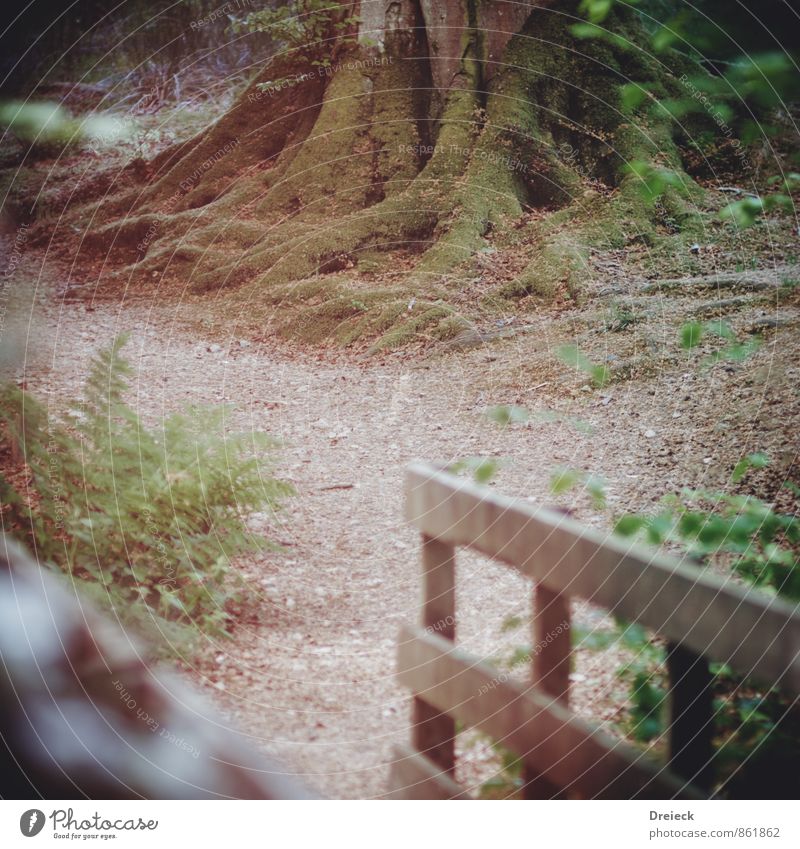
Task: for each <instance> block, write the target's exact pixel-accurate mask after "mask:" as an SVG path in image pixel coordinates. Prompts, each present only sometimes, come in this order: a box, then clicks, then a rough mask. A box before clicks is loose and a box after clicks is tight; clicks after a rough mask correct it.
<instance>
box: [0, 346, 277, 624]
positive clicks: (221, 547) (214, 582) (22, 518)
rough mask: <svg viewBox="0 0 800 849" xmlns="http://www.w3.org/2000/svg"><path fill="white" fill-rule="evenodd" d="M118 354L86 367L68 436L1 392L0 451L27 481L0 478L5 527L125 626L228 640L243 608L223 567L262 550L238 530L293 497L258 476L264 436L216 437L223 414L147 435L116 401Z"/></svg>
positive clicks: (21, 399) (18, 396) (13, 394)
mask: <svg viewBox="0 0 800 849" xmlns="http://www.w3.org/2000/svg"><path fill="white" fill-rule="evenodd" d="M124 343H125V337H124V336H121V337H119V338H118V339H117V340H116V341H115V342H114V344H113V345H112V346H111V347H110V348H109V349H108V350H106V351H104V352H102V353H101V354H99V355H98V356H97V357H96V358H95V359H94V361H93V364H92V368H91V371H90V374H89V377H88V379H87V382H86V387H85V390H84V397H83V399H82V401H80V402H79V403H77V404H76V405H75V406H74V408H73V409H72V410H71V411H70V412H69V414H68V416H67V418H66V420H65V421H64V422H63V423H58V422H54V421H52V420H51V418H50V415H49V413H48V410H47V409H46V408H45V407H44V406H43V405H42V404H40V403H39V402H37V401H36V400H35V399H34V398H32V397H31V396H30V395H29V394H27V393H26V392H23V391H21V390H19V389H17V388H16V387H15V386H7V387H5V389H4V390H3V393H2V394H3V397H2V401H3V403H2V413H1V414H0V415H1V416H2V418H0V421H2V422H4V424H5V439H6V441H7V442H11V443H12V444H13V445H15V446H16V450H17V451H19V452H20V453H21V455H22V457H23V459H24V462H25V464H26V470H27V475H26V477H25V479H24V481H23V483H22V484H19V483H18V484H17V485H16V486H12V485H11V484H10V483H9V481H8V480H7V479H4V478H3V477H2V476H0V489H2V492H0V495H2V501H3V503H4V504H5V505H7V508H6V511H5V512H4V513H3V515H2V519H3V527H4V529H6V530H10V531H11V532H12V533H13V534H14V535H15V536H17V537H19V538H21V541H23V542H25V543H26V544H27V545H28V546H30V547H31V549H32V550H34V551H36V552H37V555H38V557H39V559H40V560H41V561H42V562H50V563H53V564H56V565H57V566H58V567H59V568H60V569H62V570H63V571H64V572H66V573H68V574H69V575H71V576H73V577H74V578H76V579H78V580H80V581H83V582H85V583H86V585H87V586H88V587H91V586H94V588H95V592H94V593H92V594H93V595H94V596H95V597H96V596H98V595H99V596H100V597H101V598H103V601H104V602H105V606H106V607H107V606H109V605H110V606H111V607H113V608H114V610H115V611H116V612H117V615H120V616H122V617H123V618H126V619H127V618H129V617H130V616H131V615H132V616H133V618H134V619H138V620H139V621H141V622H142V623H146V622H148V620H150V619H151V617H160V618H162V619H166V620H171V621H173V622H178V623H181V624H183V625H185V626H187V633H190V632H191V629H198V630H200V631H202V632H203V633H225V631H226V628H227V626H228V623H229V621H230V619H231V615H230V605H231V603H234V602H236V601H238V600H239V599H240V596H239V593H238V590H237V588H236V584H237V576H236V574H235V573H234V572H233V571H232V570H231V568H230V561H231V558H233V557H235V556H236V555H238V554H241V553H243V552H245V551H248V550H254V549H255V550H257V549H258V548H259V547H260V546H263V545H269V544H268V543H267V541H266V540H262V539H259V538H257V537H255V536H253V535H252V534H249V533H248V532H247V530H246V528H245V526H244V521H243V520H244V518H245V517H246V516H247V515H248V514H249V513H251V512H253V511H257V510H264V509H267V510H273V509H275V508H276V507H277V506H278V504H279V502H280V499H281V498H282V497H284V496H286V495H289V494H290V493H291V492H292V489H291V487H290V486H289V485H287V484H285V483H282V482H280V481H278V480H276V479H275V478H273V477H271V476H269V475H268V474H266V473H265V469H264V464H263V462H262V461H261V460H260V459H259V456H260V455H261V454H263V451H264V449H267V448H270V447H272V446H273V442H272V441H271V440H270V439H269V438H268V437H267V436H266V435H264V434H246V435H236V436H231V435H228V434H226V433H225V431H224V417H225V408H216V409H201V408H197V409H194V410H192V411H190V412H189V413H186V414H181V413H174V414H172V415H169V416H167V417H166V418H165V419H164V420H163V421H162V422H161V423H160V425H159V427H158V429H157V430H149V429H147V428H146V427H145V426H144V425H143V423H142V422H141V420H140V419H139V417H138V415H137V414H136V413H135V412H134V410H132V409H131V408H130V407H129V406H128V405H127V404H126V403H125V401H124V400H123V398H124V394H125V392H126V390H127V388H128V378H129V376H130V374H131V369H130V367H129V366H128V364H127V363H126V362H125V361H124V360H123V359H122V358H121V356H120V350H121V348H122V346H123V344H124ZM12 456H13V455H12ZM15 480H17V478H15ZM98 590H99V592H98Z"/></svg>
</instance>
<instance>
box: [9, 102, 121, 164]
mask: <svg viewBox="0 0 800 849" xmlns="http://www.w3.org/2000/svg"><path fill="white" fill-rule="evenodd" d="M0 130H2V131H4V132H8V133H10V134H11V135H12V136H14V137H15V138H16V139H17V140H18V141H20V142H21V143H22V145H23V147H25V148H26V149H27V150H29V151H30V152H31V153H34V154H35V153H44V154H48V153H53V154H55V155H58V154H60V153H61V152H62V151H63V150H64V149H65V148H67V147H70V146H72V145H79V144H83V143H86V142H92V143H96V142H98V141H100V140H103V139H114V141H115V142H118V141H120V140H123V139H125V138H126V137H127V136H126V133H127V132H128V130H129V127H126V126H125V125H123V124H121V123H120V122H118V121H116V120H115V119H113V118H111V117H110V116H104V115H88V116H86V117H84V118H74V117H73V116H72V115H70V113H69V112H68V111H67V110H66V109H64V107H63V106H61V105H60V104H58V103H51V102H30V103H22V102H19V101H10V102H6V103H0Z"/></svg>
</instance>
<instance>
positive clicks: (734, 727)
mask: <svg viewBox="0 0 800 849" xmlns="http://www.w3.org/2000/svg"><path fill="white" fill-rule="evenodd" d="M687 335H691V336H692V338H693V334H687ZM768 464H769V458H768V457H767V456H766V455H765V454H763V453H760V452H759V453H753V454H748V455H746V456H744V457H742V458H741V460H739V462H738V463H737V464H736V466H735V467H734V469H733V472H732V474H731V483H732V484H738V483H739V482H741V481H742V479H743V478H744V477H745V475H747V473H748V472H749V471H750V470H752V469H756V470H758V469H763V468H765V467H766V466H767V465H768ZM615 530H616V532H617V533H618V534H621V535H622V536H626V537H639V538H641V539H643V540H645V541H647V542H649V543H651V544H655V545H667V544H669V545H671V546H673V547H674V546H677V547H679V548H681V549H682V550H683V551H685V552H686V553H687V554H688V555H690V556H691V557H692V558H694V559H695V561H697V562H699V563H701V564H709V563H711V562H722V563H725V564H726V565H727V566H728V567H729V568H730V569H731V570H732V571H733V572H735V573H736V574H738V575H739V576H740V577H741V578H743V579H744V580H745V581H747V582H748V583H749V584H753V585H755V586H757V587H759V589H760V590H762V591H763V592H767V593H769V594H771V595H779V596H783V597H785V598H787V599H789V600H791V601H793V602H796V601H798V600H800V518H798V517H797V516H796V515H795V514H789V513H781V512H779V511H777V510H776V509H775V507H774V505H772V504H768V503H766V502H765V501H762V500H761V499H759V498H755V497H754V496H751V495H740V494H735V493H734V494H731V493H727V492H717V491H708V490H683V491H682V492H681V493H680V494H671V495H668V496H666V497H665V498H663V499H662V501H661V505H660V509H659V510H657V511H656V512H654V513H652V514H627V515H624V516H622V517H621V518H620V519H619V520H618V521H617V524H616V528H615ZM636 658H637V659H636V666H637V671H636V677H635V679H634V682H633V687H632V689H631V701H632V705H633V708H632V719H633V720H634V721H635V722H639V723H640V725H641V722H642V717H644V716H647V717H648V722H647V724H646V725H645V726H641V727H643V728H644V729H645V730H646V732H647V734H646V736H644V737H642V738H641V739H652V738H653V737H656V736H658V735H659V734H660V733H662V732H663V730H664V726H663V722H664V719H663V716H662V711H661V710H660V708H659V707H658V705H660V704H662V702H663V700H662V701H658V699H657V698H656V695H657V691H658V690H660V689H663V687H662V686H661V684H660V682H661V681H662V680H663V676H664V662H665V657H664V650H663V648H660V647H659V646H658V645H657V644H653V643H651V642H650V640H649V639H648V638H647V636H646V635H644V634H643V635H642V641H641V646H640V648H639V649H638V650H637V655H636ZM712 672H714V674H715V679H714V691H715V696H716V699H715V711H716V713H715V729H716V741H715V745H716V753H715V761H714V764H715V771H716V780H717V784H718V786H720V787H721V788H722V789H723V792H724V793H727V794H730V795H733V796H736V797H745V798H746V797H748V796H756V797H758V798H763V797H764V796H763V795H762V794H766V795H767V796H769V795H775V794H778V795H777V798H784V796H782V795H780V794H781V793H785V792H786V790H783V791H781V789H780V786H781V782H780V776H781V775H785V772H784V769H785V768H786V767H787V766H788V765H789V764H790V763H796V762H797V758H798V757H800V710H798V705H797V702H796V701H795V700H794V699H792V698H790V697H789V696H787V695H786V694H784V693H781V692H780V691H779V690H778V689H776V688H773V687H769V686H766V687H765V686H763V685H762V684H759V683H758V682H753V681H749V680H747V679H743V678H742V677H740V676H736V675H734V674H733V673H732V672H731V671H730V670H729V669H728V668H727V667H725V666H724V665H720V664H712ZM656 720H658V721H656ZM757 776H758V777H757Z"/></svg>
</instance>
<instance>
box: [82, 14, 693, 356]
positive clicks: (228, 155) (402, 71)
mask: <svg viewBox="0 0 800 849" xmlns="http://www.w3.org/2000/svg"><path fill="white" fill-rule="evenodd" d="M576 7H577V3H576V2H564V0H555V2H549V3H538V4H536V3H520V2H503V1H502V0H501V1H500V2H492V3H486V2H479V0H391V2H388V0H379V1H378V2H363V3H362V4H361V8H360V23H359V27H358V33H357V43H353V44H350V45H348V46H346V47H344V48H343V47H342V44H341V43H339V44H338V45H337V46H336V48H335V49H334V50H333V53H332V55H333V57H334V58H333V60H332V67H329V68H324V67H318V66H308V65H301V64H299V63H298V61H297V58H296V57H293V56H292V55H291V53H287V54H285V55H282V56H279V57H276V58H275V59H274V60H273V61H272V62H271V63H270V65H269V66H268V67H267V68H265V69H264V70H263V71H262V72H261V73H260V74H259V75H258V77H257V78H256V79H255V80H253V82H252V83H251V85H250V86H249V88H248V89H247V90H246V91H245V93H244V94H243V95H242V97H241V98H240V100H239V101H238V103H237V104H236V105H235V106H234V107H233V108H232V109H231V110H230V111H229V112H228V113H227V114H225V115H223V116H222V117H221V118H220V119H219V121H217V122H216V123H215V124H214V125H213V126H211V127H210V128H208V129H207V130H206V131H205V132H203V133H201V134H200V135H199V136H197V137H196V138H194V139H192V140H190V141H188V142H186V143H183V144H180V145H177V146H175V147H174V148H173V149H170V150H168V151H166V152H165V153H163V154H162V155H160V156H158V157H157V158H156V159H155V160H154V161H153V162H152V163H150V166H149V181H148V183H147V185H146V187H145V188H144V190H142V191H140V190H136V191H130V190H129V191H126V192H120V193H119V194H117V195H110V196H108V197H106V198H105V199H103V200H102V201H99V202H95V203H94V204H93V205H91V206H89V207H84V208H83V209H82V210H81V224H82V227H83V228H84V229H85V232H86V235H85V237H84V238H83V245H82V249H83V251H84V252H89V253H91V254H92V255H93V256H96V255H97V253H98V252H100V253H101V254H103V255H106V256H109V257H110V258H111V259H112V260H113V261H114V262H115V263H120V262H121V263H122V264H124V265H125V267H124V268H122V269H121V270H119V271H117V272H116V274H115V275H110V276H109V279H115V278H116V279H122V280H124V281H125V282H126V285H130V284H131V283H133V285H144V284H145V281H151V282H152V281H153V280H154V279H155V280H158V282H159V285H164V284H165V283H166V284H174V285H176V286H181V287H183V286H187V285H188V287H189V288H191V289H192V290H193V291H196V292H207V291H211V290H217V289H220V288H223V287H224V288H226V289H227V288H237V287H238V288H241V287H245V286H247V287H255V289H253V290H252V291H251V288H248V289H247V292H248V297H251V298H252V297H253V292H256V293H257V294H256V297H257V298H259V299H260V300H261V301H262V302H265V303H269V304H279V303H281V304H284V305H291V306H292V308H293V309H292V310H289V311H288V312H287V314H286V315H287V317H286V319H285V321H284V322H283V324H282V325H280V326H281V329H282V330H283V331H284V332H286V333H288V334H290V335H299V336H302V337H305V338H309V339H322V338H327V337H328V336H335V337H336V338H338V339H339V341H340V342H344V343H347V342H351V341H354V340H355V339H358V338H361V337H364V336H367V337H372V338H374V339H377V340H378V343H377V344H378V345H379V346H391V345H395V344H401V343H402V342H403V341H404V340H405V339H407V338H408V337H409V336H410V335H413V334H415V333H418V332H420V331H421V330H422V329H426V332H427V333H429V334H433V335H434V336H436V337H439V338H446V337H447V336H448V335H452V334H454V333H457V332H458V331H459V330H460V329H461V328H463V326H464V325H465V318H464V317H463V316H461V315H459V313H458V311H457V310H456V309H455V308H454V307H453V305H452V304H453V302H454V300H455V299H454V295H455V294H457V293H458V292H459V291H460V290H462V289H463V288H464V286H465V285H469V283H470V281H474V280H475V279H476V277H483V275H484V274H485V272H486V269H487V264H489V265H491V258H492V256H493V255H494V254H495V253H496V252H500V253H503V252H505V254H506V255H507V257H508V261H507V262H504V263H503V264H502V268H500V269H499V270H498V269H496V268H494V269H492V274H491V278H492V279H491V283H492V284H493V286H492V288H491V293H490V295H489V297H490V299H492V300H493V302H495V303H496V302H497V300H498V299H500V301H501V302H503V303H505V302H506V301H508V300H511V301H513V300H515V299H518V298H522V297H529V296H535V297H538V298H548V297H553V296H555V295H558V294H563V293H565V292H566V293H568V294H569V295H571V296H573V297H578V296H579V294H580V291H581V284H582V281H583V279H584V278H585V276H586V274H587V260H588V256H589V250H590V248H592V247H600V248H615V247H624V246H625V245H627V244H629V243H630V242H631V241H634V240H643V241H645V242H647V243H653V242H654V241H656V240H658V239H662V238H674V237H675V236H674V234H675V233H676V232H677V231H680V230H681V229H683V230H684V233H686V231H691V230H692V229H694V228H696V226H697V222H698V217H697V216H696V215H695V214H694V213H693V212H692V209H691V206H690V204H689V202H687V200H686V198H685V197H683V196H682V195H681V194H680V193H679V192H677V191H675V190H674V189H668V190H667V191H666V193H665V194H664V195H663V197H662V198H661V202H660V203H659V204H657V205H656V206H655V207H652V206H651V205H650V204H648V203H645V202H644V200H643V199H642V197H641V193H640V191H639V187H638V185H637V184H639V183H641V178H640V177H637V176H635V175H634V174H631V173H630V172H629V171H628V170H627V166H628V164H629V163H630V162H631V161H633V160H640V161H641V160H644V161H648V162H654V163H657V164H658V165H660V166H663V167H669V168H670V169H673V170H674V171H675V172H676V173H677V174H679V175H681V177H683V179H684V180H685V184H686V187H687V191H688V193H689V196H690V197H691V195H692V192H696V191H697V190H696V187H695V186H694V184H692V182H691V180H690V179H689V178H688V177H686V176H685V174H684V172H683V169H682V163H681V159H680V155H679V152H678V148H677V147H676V145H675V143H674V141H673V138H672V132H673V124H672V123H671V122H669V121H668V120H667V119H666V118H664V119H663V120H661V121H659V120H658V119H655V118H653V117H652V114H651V112H648V113H644V112H642V113H640V114H639V115H637V116H635V117H632V116H631V115H629V114H626V112H625V111H624V110H623V108H622V106H621V103H620V88H621V86H622V85H623V84H624V83H626V82H629V81H630V80H631V79H633V80H635V81H636V82H637V83H640V84H642V85H644V86H647V88H648V90H649V91H650V92H651V93H652V96H653V97H654V98H656V99H660V98H664V97H666V96H668V95H669V94H671V93H674V92H675V91H676V90H677V88H678V83H677V80H676V78H675V76H674V69H676V68H677V67H678V65H677V64H676V63H677V61H678V60H677V59H675V58H673V59H672V60H670V61H671V62H672V68H673V70H670V68H669V67H668V66H667V65H666V64H665V63H664V60H663V58H658V59H656V58H654V57H652V56H650V55H649V54H648V53H647V52H646V50H644V49H642V45H645V44H646V39H645V38H644V37H643V34H642V31H641V26H640V24H639V21H638V18H637V17H636V14H635V12H633V11H630V10H626V11H622V12H617V13H615V15H614V16H612V17H613V20H609V22H607V26H608V28H609V29H612V30H613V31H614V33H615V36H616V38H615V39H614V40H613V41H606V40H600V39H589V40H580V39H577V38H576V37H574V36H573V35H572V33H571V27H572V26H573V25H574V24H575V23H577V22H578V21H579V18H578V17H577V12H576ZM354 41H355V40H354ZM105 221H110V223H108V224H100V222H105ZM666 221H669V224H668V225H667V224H666V223H665V222H666ZM370 281H372V282H370ZM412 297H414V298H416V304H417V305H416V306H415V307H414V312H413V314H411V315H409V311H408V307H407V305H408V303H409V301H410V299H411V298H412ZM534 300H535V298H534Z"/></svg>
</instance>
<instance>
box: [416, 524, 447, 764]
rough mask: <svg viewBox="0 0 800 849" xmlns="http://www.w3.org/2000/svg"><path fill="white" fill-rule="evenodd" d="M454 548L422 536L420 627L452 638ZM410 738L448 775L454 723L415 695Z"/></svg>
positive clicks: (443, 636)
mask: <svg viewBox="0 0 800 849" xmlns="http://www.w3.org/2000/svg"><path fill="white" fill-rule="evenodd" d="M455 605H456V569H455V550H454V549H453V546H452V545H447V544H445V543H443V542H440V541H439V540H436V539H431V538H430V537H426V536H423V538H422V626H423V627H424V628H425V629H426V630H427V631H428V632H429V633H436V634H439V635H440V636H441V637H442V638H443V639H446V640H453V639H454V638H455V632H456V631H455V627H456V606H455ZM411 722H412V725H411V740H412V743H413V745H414V748H415V749H416V750H417V751H419V752H422V753H423V754H425V755H427V757H428V758H429V759H430V760H432V761H433V762H434V763H435V764H436V765H437V766H439V767H441V768H442V769H443V770H444V771H445V772H447V773H449V774H453V773H455V768H456V754H455V744H456V724H455V720H454V719H453V718H452V717H451V716H448V715H447V714H446V713H441V712H440V711H439V710H437V709H436V708H435V707H433V706H432V705H430V704H429V703H428V702H427V701H425V700H424V699H421V698H418V697H417V698H415V699H414V703H413V707H412V711H411Z"/></svg>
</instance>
